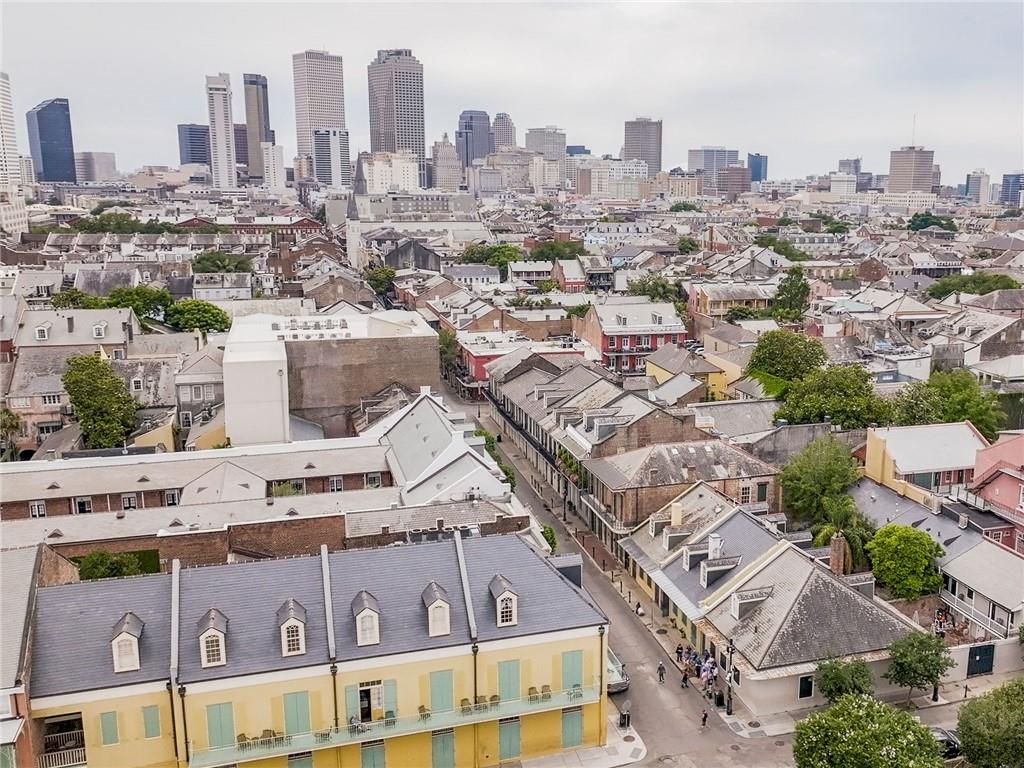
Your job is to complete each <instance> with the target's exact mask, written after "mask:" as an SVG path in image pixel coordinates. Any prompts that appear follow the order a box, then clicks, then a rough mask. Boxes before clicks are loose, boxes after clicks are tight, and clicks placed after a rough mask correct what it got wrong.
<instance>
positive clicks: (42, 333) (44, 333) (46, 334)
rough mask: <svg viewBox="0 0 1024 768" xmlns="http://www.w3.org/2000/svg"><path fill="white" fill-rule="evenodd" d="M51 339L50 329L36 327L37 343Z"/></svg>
mask: <svg viewBox="0 0 1024 768" xmlns="http://www.w3.org/2000/svg"><path fill="white" fill-rule="evenodd" d="M48 338H50V328H49V326H46V325H38V326H36V341H46V340H47V339H48Z"/></svg>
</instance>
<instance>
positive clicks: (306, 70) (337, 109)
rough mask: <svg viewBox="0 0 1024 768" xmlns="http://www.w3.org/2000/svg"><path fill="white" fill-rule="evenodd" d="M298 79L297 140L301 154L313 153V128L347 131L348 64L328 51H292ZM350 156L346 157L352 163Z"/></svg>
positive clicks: (293, 66) (293, 64)
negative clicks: (346, 79) (346, 92)
mask: <svg viewBox="0 0 1024 768" xmlns="http://www.w3.org/2000/svg"><path fill="white" fill-rule="evenodd" d="M292 77H293V79H294V83H295V137H296V138H295V143H296V145H297V147H298V152H297V154H299V155H310V156H312V154H313V131H338V132H341V131H347V130H348V126H347V125H346V123H345V68H344V65H343V64H342V59H341V56H335V55H334V54H332V53H328V52H327V51H302V52H301V53H296V54H294V55H292ZM348 163H349V159H348V158H346V159H345V164H346V165H348Z"/></svg>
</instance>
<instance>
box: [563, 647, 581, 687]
mask: <svg viewBox="0 0 1024 768" xmlns="http://www.w3.org/2000/svg"><path fill="white" fill-rule="evenodd" d="M574 685H583V651H563V652H562V690H563V691H568V690H571V689H572V687H573V686H574Z"/></svg>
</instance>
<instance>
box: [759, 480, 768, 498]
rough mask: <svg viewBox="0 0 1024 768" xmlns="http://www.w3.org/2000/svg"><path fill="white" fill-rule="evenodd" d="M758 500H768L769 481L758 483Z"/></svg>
mask: <svg viewBox="0 0 1024 768" xmlns="http://www.w3.org/2000/svg"><path fill="white" fill-rule="evenodd" d="M757 500H758V501H768V483H758V484H757Z"/></svg>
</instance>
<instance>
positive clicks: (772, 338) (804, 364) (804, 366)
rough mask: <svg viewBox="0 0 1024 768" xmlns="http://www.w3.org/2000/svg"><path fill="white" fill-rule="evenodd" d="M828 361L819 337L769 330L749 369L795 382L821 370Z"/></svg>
mask: <svg viewBox="0 0 1024 768" xmlns="http://www.w3.org/2000/svg"><path fill="white" fill-rule="evenodd" d="M827 359H828V356H827V355H826V354H825V347H824V346H823V345H822V343H821V342H820V341H818V340H817V339H815V338H812V337H810V336H804V335H803V334H800V333H793V331H786V330H779V331H766V332H765V333H762V334H761V336H760V337H759V338H758V340H757V346H756V347H754V353H753V354H752V355H751V356H750V363H749V365H748V366H747V369H748V370H751V371H761V372H763V373H767V374H770V375H772V376H778V377H779V378H780V379H785V380H786V381H793V380H795V379H802V378H803V377H804V376H806V375H807V374H809V373H810V372H811V371H813V370H815V369H816V368H820V367H821V366H822V365H824V364H825V361H826V360H827Z"/></svg>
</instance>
